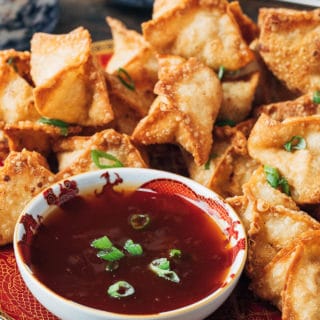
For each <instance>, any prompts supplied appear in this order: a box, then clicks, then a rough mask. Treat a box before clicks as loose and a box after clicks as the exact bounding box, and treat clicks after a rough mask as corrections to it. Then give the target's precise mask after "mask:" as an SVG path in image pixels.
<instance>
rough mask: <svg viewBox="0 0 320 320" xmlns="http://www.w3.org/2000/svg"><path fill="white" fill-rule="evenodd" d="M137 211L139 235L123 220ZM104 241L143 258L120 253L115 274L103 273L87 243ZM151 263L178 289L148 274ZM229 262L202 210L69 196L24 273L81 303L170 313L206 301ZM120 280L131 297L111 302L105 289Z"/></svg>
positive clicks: (36, 240)
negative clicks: (144, 221)
mask: <svg viewBox="0 0 320 320" xmlns="http://www.w3.org/2000/svg"><path fill="white" fill-rule="evenodd" d="M137 213H144V214H148V215H149V217H150V223H149V224H148V225H147V226H146V227H145V228H144V229H141V230H135V229H134V228H133V227H132V226H131V224H130V222H129V220H130V216H132V215H133V214H137ZM104 235H106V236H108V238H109V239H110V240H111V241H112V243H113V244H114V246H116V247H117V248H119V249H120V250H122V251H123V252H125V250H123V246H124V244H125V242H126V241H127V240H128V239H132V240H133V241H134V242H135V243H139V244H140V245H141V246H142V248H143V254H142V255H141V256H130V255H128V254H127V253H125V257H123V258H122V259H120V260H119V268H118V269H116V270H114V271H112V272H110V271H106V270H105V267H106V261H104V260H102V259H101V258H99V257H97V249H95V248H93V247H92V246H91V245H90V244H91V242H92V241H93V240H94V239H97V238H100V237H102V236H104ZM170 249H179V250H181V253H182V255H181V257H174V258H170V257H169V251H170ZM158 258H167V259H168V260H169V261H170V265H171V270H173V271H175V272H176V274H177V275H178V276H179V278H180V282H179V283H174V282H171V281H168V280H166V279H164V278H160V277H158V276H157V275H156V274H155V273H154V272H152V271H151V270H150V268H149V264H150V263H151V261H153V260H154V259H158ZM231 260H232V250H231V249H230V248H229V247H228V241H227V239H226V237H225V235H224V234H223V233H222V232H221V231H220V229H219V228H218V226H217V225H216V223H215V222H214V221H213V219H211V218H210V217H209V216H208V215H207V214H206V213H205V212H204V211H203V210H202V209H201V208H199V207H198V206H196V205H195V204H193V203H191V202H190V201H188V200H186V199H184V198H182V197H180V196H178V195H168V194H161V193H157V192H151V191H150V190H143V189H140V190H136V191H134V192H124V191H122V192H116V191H114V190H113V189H112V188H110V189H106V190H105V192H104V193H103V194H101V195H100V196H99V197H98V196H91V197H79V196H78V197H75V198H74V199H72V200H70V201H68V202H67V203H65V204H63V205H61V206H60V207H57V209H56V210H55V211H53V212H52V213H50V214H49V216H48V217H46V218H45V219H44V221H42V223H41V224H40V226H39V228H38V229H37V232H36V234H35V236H34V237H33V240H32V242H31V248H30V262H31V269H32V270H33V272H34V273H35V275H36V277H37V278H38V279H39V280H40V281H41V282H43V283H44V284H45V285H46V286H47V287H49V288H50V289H52V290H53V291H55V292H57V293H58V294H60V295H61V296H63V297H65V298H67V299H70V300H73V301H75V302H78V303H81V304H83V305H87V306H89V307H93V308H98V309H101V310H107V311H111V312H117V313H124V314H151V313H159V312H164V311H169V310H173V309H176V308H179V307H182V306H185V305H188V304H191V303H193V302H196V301H198V300H200V299H202V298H204V297H206V296H207V295H208V294H210V293H212V292H214V291H215V290H216V289H217V288H219V287H220V286H221V284H222V283H223V282H224V280H225V276H226V274H227V272H228V270H229V268H230V265H231ZM120 280H124V281H127V282H128V283H130V284H131V285H132V286H133V287H134V289H135V293H134V294H133V295H131V296H128V297H123V298H112V297H110V296H109V295H108V293H107V290H108V288H109V286H110V285H112V284H114V283H115V282H117V281H120Z"/></svg>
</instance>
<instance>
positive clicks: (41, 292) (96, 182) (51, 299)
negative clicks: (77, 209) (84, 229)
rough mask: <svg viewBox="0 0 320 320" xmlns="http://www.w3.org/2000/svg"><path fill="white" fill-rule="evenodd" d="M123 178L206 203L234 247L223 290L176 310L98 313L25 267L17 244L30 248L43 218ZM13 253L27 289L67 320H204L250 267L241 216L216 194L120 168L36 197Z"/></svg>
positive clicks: (172, 179)
mask: <svg viewBox="0 0 320 320" xmlns="http://www.w3.org/2000/svg"><path fill="white" fill-rule="evenodd" d="M106 173H107V174H106ZM118 177H121V179H122V182H120V184H122V185H124V186H125V185H128V186H134V187H139V186H142V185H143V186H144V187H147V188H150V189H153V190H156V191H157V192H169V193H178V194H180V195H183V196H185V197H187V198H190V199H193V200H196V201H197V202H199V203H202V205H201V206H203V207H204V208H207V209H206V211H207V212H208V214H209V215H210V216H211V217H212V218H213V219H214V220H215V221H216V223H217V224H218V226H219V227H220V228H221V229H222V230H223V232H224V233H225V234H226V235H227V238H228V239H229V242H230V245H231V247H232V248H233V261H232V265H231V268H230V270H229V273H228V275H227V277H226V278H225V282H224V284H223V285H222V286H221V287H220V288H219V289H218V290H216V291H215V292H213V293H212V294H210V295H208V296H207V297H205V298H204V299H202V300H200V301H198V302H196V303H193V304H192V305H187V306H185V307H182V308H179V309H176V310H172V311H167V312H162V313H158V314H147V315H128V314H118V313H112V312H106V311H101V310H96V309H93V308H90V307H87V306H83V305H80V304H78V303H75V302H73V301H70V300H68V299H65V298H63V297H61V296H59V295H58V294H56V293H55V292H53V291H52V290H50V289H49V288H47V287H46V286H45V285H43V284H42V283H41V282H40V281H39V280H38V279H37V278H36V277H35V276H34V274H33V273H32V271H31V270H30V268H29V266H28V265H27V264H26V261H27V259H26V257H25V256H24V253H23V252H22V251H21V250H20V248H21V246H19V245H18V242H19V241H20V244H21V241H25V243H24V244H25V245H26V246H27V247H28V243H30V242H29V241H30V239H31V238H32V236H33V234H34V232H35V230H36V228H37V224H39V223H40V222H39V221H41V218H39V217H43V216H45V215H46V214H47V213H48V212H49V211H50V209H52V206H55V204H59V203H62V202H65V201H68V200H69V199H70V198H73V197H74V196H76V195H81V194H88V191H89V192H91V193H93V192H94V190H101V189H102V187H103V186H104V185H106V184H107V183H114V182H115V181H116V180H117V178H118ZM26 215H32V217H33V220H34V221H36V224H35V225H33V226H29V228H27V229H28V230H25V227H24V224H23V223H22V222H23V219H24V218H26ZM26 246H25V247H26ZM14 251H15V257H16V260H17V264H18V268H19V270H20V273H21V275H22V278H23V279H24V281H25V283H26V285H27V287H28V288H29V289H30V291H31V292H32V294H33V295H34V296H35V297H36V298H37V299H38V300H39V301H40V303H41V304H43V305H44V306H45V307H46V308H47V309H48V310H50V311H51V312H52V313H53V314H55V315H56V316H58V317H59V318H62V319H66V320H68V319H70V320H74V319H77V320H88V319H90V320H102V319H109V320H115V319H118V320H125V319H126V320H127V319H129V320H136V319H144V320H160V319H163V320H164V319H166V320H200V319H204V318H205V317H207V316H208V315H210V314H212V313H213V312H214V311H215V310H216V309H217V308H218V307H219V306H220V305H221V304H222V303H223V302H224V301H225V300H226V299H227V298H228V296H229V295H230V294H231V292H232V290H233V289H234V287H235V286H236V284H237V282H238V280H239V277H240V275H241V273H242V270H243V268H244V265H245V260H246V255H247V244H246V236H245V231H244V228H243V226H242V224H241V222H240V220H239V218H238V216H237V215H236V214H235V212H234V211H233V210H232V208H231V207H230V206H228V205H227V204H225V203H224V202H223V201H222V200H221V198H220V197H219V196H218V195H217V194H215V193H214V192H212V191H211V190H209V189H207V188H205V187H203V186H202V185H200V184H198V183H196V182H194V181H192V180H190V179H187V178H184V177H181V176H178V175H175V174H171V173H168V172H163V171H157V170H151V169H134V168H120V169H119V168H117V169H109V170H99V171H94V172H88V173H85V174H81V175H78V176H74V177H71V178H68V179H66V180H63V181H60V182H58V183H56V184H54V185H53V186H51V187H50V188H49V189H47V190H45V191H43V192H42V193H41V194H39V195H38V196H37V197H35V198H34V199H33V200H32V201H31V202H30V203H29V204H28V205H27V206H26V208H25V209H24V210H23V212H22V214H21V216H20V218H19V221H18V223H17V225H16V229H15V234H14Z"/></svg>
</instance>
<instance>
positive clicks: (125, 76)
mask: <svg viewBox="0 0 320 320" xmlns="http://www.w3.org/2000/svg"><path fill="white" fill-rule="evenodd" d="M118 79H119V80H120V81H121V83H122V84H123V85H124V86H125V87H127V88H128V89H129V90H132V91H134V90H135V85H134V81H133V79H132V78H131V76H130V74H129V73H128V72H127V71H126V70H125V69H123V68H119V69H118Z"/></svg>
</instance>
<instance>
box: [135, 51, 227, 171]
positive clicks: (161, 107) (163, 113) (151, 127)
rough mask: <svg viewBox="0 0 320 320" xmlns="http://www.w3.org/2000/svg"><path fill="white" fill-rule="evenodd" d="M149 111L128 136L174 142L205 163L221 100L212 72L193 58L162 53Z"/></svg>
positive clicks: (149, 141) (144, 141)
mask: <svg viewBox="0 0 320 320" xmlns="http://www.w3.org/2000/svg"><path fill="white" fill-rule="evenodd" d="M159 64H160V69H159V79H160V80H159V82H158V83H157V84H156V87H155V92H156V93H157V94H158V97H157V98H156V99H155V101H154V102H153V104H152V106H151V108H150V111H149V114H148V115H147V116H146V117H145V118H143V119H142V120H141V121H140V122H139V124H138V125H137V127H136V128H135V130H134V132H133V134H132V138H133V140H134V141H136V142H137V143H141V144H144V145H148V144H156V143H178V144H180V145H181V146H182V147H183V148H184V149H185V150H186V151H188V152H189V153H191V154H192V156H193V158H194V161H195V162H196V164H197V165H203V164H204V163H206V161H207V160H208V157H209V153H210V150H211V146H212V129H213V123H214V121H215V119H216V117H217V114H218V112H219V108H220V105H221V100H222V90H221V85H220V81H219V80H218V78H217V76H216V74H215V73H214V72H213V71H212V69H210V68H209V67H207V66H206V65H204V64H203V63H201V62H200V61H199V60H197V59H196V58H190V59H188V60H185V59H183V58H181V57H178V56H170V55H164V56H161V57H160V60H159Z"/></svg>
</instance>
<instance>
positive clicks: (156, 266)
mask: <svg viewBox="0 0 320 320" xmlns="http://www.w3.org/2000/svg"><path fill="white" fill-rule="evenodd" d="M149 267H150V269H151V271H153V272H154V273H155V274H156V275H157V276H158V277H160V278H164V279H166V280H169V281H172V282H175V283H179V282H180V278H179V276H178V275H177V274H176V273H175V272H174V271H172V270H170V261H169V260H168V259H167V258H159V259H155V260H153V261H152V262H151V263H150V264H149Z"/></svg>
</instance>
